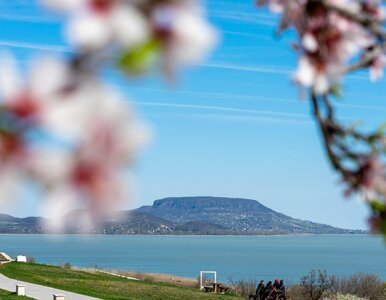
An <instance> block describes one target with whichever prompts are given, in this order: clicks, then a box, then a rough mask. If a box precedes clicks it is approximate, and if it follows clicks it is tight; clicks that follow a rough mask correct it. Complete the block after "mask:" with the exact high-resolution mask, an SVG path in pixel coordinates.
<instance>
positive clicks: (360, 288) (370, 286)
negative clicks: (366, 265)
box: [330, 273, 386, 300]
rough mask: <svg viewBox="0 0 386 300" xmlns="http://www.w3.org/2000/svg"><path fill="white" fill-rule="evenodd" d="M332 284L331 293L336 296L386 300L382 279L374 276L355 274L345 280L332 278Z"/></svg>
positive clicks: (344, 278)
mask: <svg viewBox="0 0 386 300" xmlns="http://www.w3.org/2000/svg"><path fill="white" fill-rule="evenodd" d="M330 282H331V291H332V292H333V293H335V294H336V293H340V294H350V295H356V296H358V297H362V298H367V299H369V300H381V299H385V298H384V293H385V287H384V284H383V282H382V281H381V279H380V278H379V277H378V276H377V275H374V274H364V273H355V274H353V275H351V276H349V277H343V278H338V277H336V276H330ZM385 300H386V299H385Z"/></svg>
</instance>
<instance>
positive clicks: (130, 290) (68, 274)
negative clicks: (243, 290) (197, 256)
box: [0, 262, 241, 300]
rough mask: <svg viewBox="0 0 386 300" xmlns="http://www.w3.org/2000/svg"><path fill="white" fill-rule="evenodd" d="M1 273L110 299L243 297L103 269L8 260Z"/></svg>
mask: <svg viewBox="0 0 386 300" xmlns="http://www.w3.org/2000/svg"><path fill="white" fill-rule="evenodd" d="M0 273H2V274H4V275H5V276H7V277H10V278H14V279H18V280H21V281H27V282H31V283H36V284H41V285H45V286H50V287H54V288H59V289H63V290H67V291H70V292H75V293H79V294H84V295H89V296H93V297H97V298H101V299H108V300H121V299H122V300H123V299H152V300H153V299H154V300H165V299H170V300H173V299H175V300H181V299H189V300H196V299H197V300H198V299H208V300H236V299H239V300H240V299H241V298H240V297H238V296H232V295H216V294H207V293H204V292H202V291H199V290H198V289H194V288H188V287H182V286H178V285H173V284H166V283H155V282H148V281H132V280H128V279H125V278H121V277H116V276H112V275H108V274H103V273H100V272H91V271H90V272H86V271H78V270H77V271H75V270H71V269H68V268H63V267H56V266H48V265H40V264H26V263H16V262H14V263H9V264H5V265H2V266H1V267H0ZM6 299H8V298H6ZM9 299H13V298H9ZM18 299H19V298H18Z"/></svg>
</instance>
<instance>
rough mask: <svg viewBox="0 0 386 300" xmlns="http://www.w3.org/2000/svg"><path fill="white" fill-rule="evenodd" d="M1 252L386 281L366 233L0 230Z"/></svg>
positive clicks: (384, 249)
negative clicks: (370, 276) (31, 232)
mask: <svg viewBox="0 0 386 300" xmlns="http://www.w3.org/2000/svg"><path fill="white" fill-rule="evenodd" d="M0 252H7V253H8V254H10V255H12V256H16V255H19V254H23V255H27V256H32V257H34V258H35V259H36V261H37V262H40V263H51V264H62V263H65V262H69V263H71V264H72V265H76V266H83V267H95V266H98V267H99V268H109V269H125V270H131V271H142V272H160V273H170V274H176V275H181V276H187V277H192V278H196V277H197V276H198V274H199V271H201V270H214V271H217V275H218V277H219V279H220V280H221V281H227V280H228V279H229V278H230V277H231V276H233V277H235V278H256V279H260V278H261V279H273V278H276V277H279V278H283V279H284V280H285V281H286V282H287V283H295V282H297V281H298V280H299V277H300V276H301V275H304V274H307V273H308V272H309V271H310V270H311V269H323V270H326V271H327V272H328V273H329V274H337V275H349V274H352V273H354V272H366V273H376V274H378V275H379V276H380V277H381V278H382V279H384V280H386V244H385V243H384V241H383V239H382V237H375V236H368V235H310V236H106V235H82V236H75V235H64V236H55V235H0Z"/></svg>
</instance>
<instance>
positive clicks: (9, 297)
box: [0, 290, 32, 300]
mask: <svg viewBox="0 0 386 300" xmlns="http://www.w3.org/2000/svg"><path fill="white" fill-rule="evenodd" d="M0 299H1V300H32V298H29V297H20V296H16V294H15V293H12V292H8V291H4V290H0Z"/></svg>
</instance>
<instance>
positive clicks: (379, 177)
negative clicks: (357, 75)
mask: <svg viewBox="0 0 386 300" xmlns="http://www.w3.org/2000/svg"><path fill="white" fill-rule="evenodd" d="M257 5H260V6H264V5H268V6H269V8H270V9H271V11H273V12H275V13H279V14H281V21H280V24H279V32H280V31H282V30H285V29H287V28H289V27H292V28H293V29H295V31H296V32H297V35H298V38H299V41H298V42H297V43H296V44H295V46H294V47H295V51H297V53H298V54H299V64H298V69H297V71H296V72H295V74H294V80H295V81H296V82H297V83H298V84H299V85H300V86H302V87H303V88H304V89H306V90H307V92H308V94H309V99H310V102H311V105H312V107H313V114H314V118H315V121H316V122H317V124H318V126H319V129H320V132H321V136H322V139H323V144H324V148H325V151H326V153H327V155H328V158H329V160H330V162H331V165H332V166H333V168H334V169H335V170H336V171H337V172H338V173H339V174H340V176H341V180H342V182H343V183H344V184H345V185H346V191H345V193H346V194H351V193H360V194H361V196H362V197H363V198H364V199H365V201H366V202H367V203H368V205H369V206H370V208H371V210H372V216H371V218H370V225H371V229H372V230H373V231H374V232H383V233H384V234H386V167H385V163H384V159H385V157H384V154H385V151H386V139H385V136H384V128H383V127H382V126H381V127H379V128H378V129H376V130H374V131H373V132H369V133H364V132H362V131H360V130H359V129H358V128H356V127H355V126H347V125H344V124H343V123H342V122H341V121H339V120H338V119H337V117H336V114H335V109H334V100H335V99H336V98H337V97H338V96H339V91H340V86H339V84H340V80H341V78H342V77H343V76H345V75H346V74H348V73H351V72H355V71H357V70H359V69H369V71H370V79H371V80H377V79H380V78H381V77H382V75H383V67H384V65H385V63H386V58H385V50H386V43H385V38H386V31H385V28H384V21H385V17H386V15H385V11H384V7H383V5H382V1H378V0H358V1H354V0H258V1H257Z"/></svg>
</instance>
